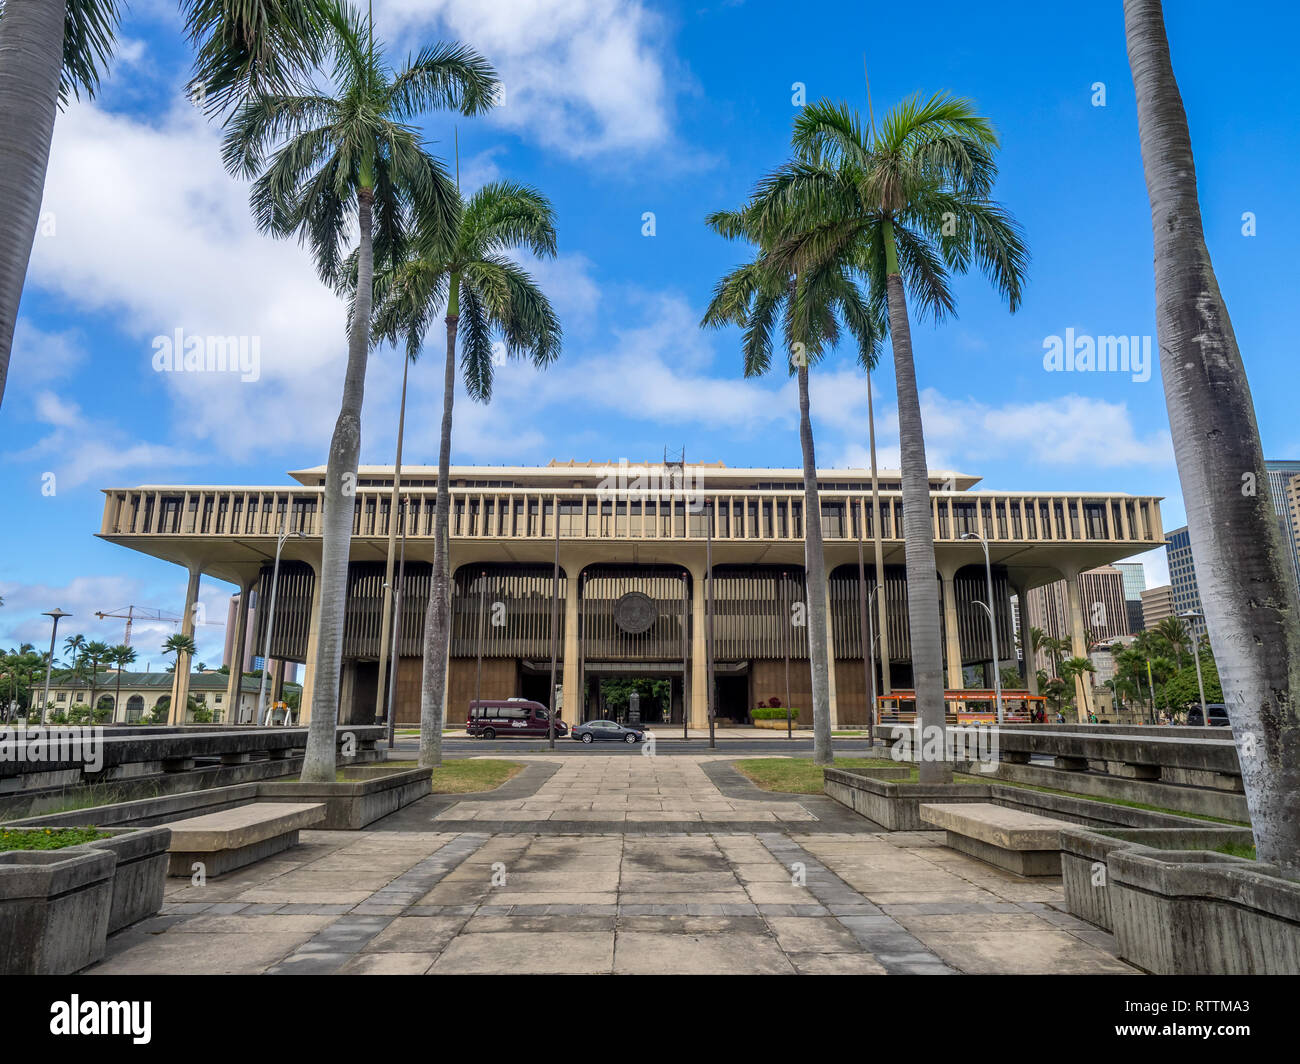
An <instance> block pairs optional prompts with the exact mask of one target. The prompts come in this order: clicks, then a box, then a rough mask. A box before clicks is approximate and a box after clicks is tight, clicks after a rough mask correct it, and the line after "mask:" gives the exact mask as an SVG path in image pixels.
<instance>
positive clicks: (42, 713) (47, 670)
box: [36, 606, 72, 724]
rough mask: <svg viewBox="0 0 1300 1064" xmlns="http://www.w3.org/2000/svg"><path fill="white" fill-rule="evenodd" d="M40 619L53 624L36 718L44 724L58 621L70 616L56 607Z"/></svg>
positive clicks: (48, 699) (57, 634)
mask: <svg viewBox="0 0 1300 1064" xmlns="http://www.w3.org/2000/svg"><path fill="white" fill-rule="evenodd" d="M41 616H42V617H53V618H54V624H53V625H52V626H51V627H50V656H49V658H48V659H47V660H46V662H45V693H44V694H43V695H41V711H40V713H39V714H38V715H37V717H36V722H37V723H38V724H44V723H45V707H46V706H48V705H49V704H50V671H51V670H52V669H53V668H54V642H55V640H56V639H58V637H59V621H61V620H63V618H64V617H71V616H72V614H70V613H64V612H63V611H62V610H61V609H59V607H58V606H55V607H54V609H52V610H46V611H45V612H44V613H43V614H41Z"/></svg>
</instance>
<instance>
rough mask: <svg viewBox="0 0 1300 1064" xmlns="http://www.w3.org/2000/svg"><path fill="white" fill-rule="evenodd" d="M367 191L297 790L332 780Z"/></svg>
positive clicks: (357, 426) (368, 292) (360, 365)
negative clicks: (304, 747)
mask: <svg viewBox="0 0 1300 1064" xmlns="http://www.w3.org/2000/svg"><path fill="white" fill-rule="evenodd" d="M373 200H374V192H373V190H371V189H369V188H362V189H361V191H360V193H359V195H358V197H357V222H358V230H359V233H360V240H359V244H358V253H357V297H356V303H355V306H354V308H353V312H352V325H351V328H350V329H349V332H348V368H347V373H346V375H345V376H344V378H343V402H342V405H341V406H340V407H339V416H338V420H337V421H336V422H335V423H334V436H333V438H332V439H331V440H330V454H329V462H328V464H327V465H326V469H325V509H324V513H323V514H322V517H321V566H320V578H319V579H320V582H321V586H320V615H319V616H318V617H317V618H316V619H315V620H316V683H315V688H314V690H313V692H312V700H311V723H310V726H309V727H308V732H307V752H306V757H305V759H304V760H303V765H302V780H303V782H304V783H330V782H333V780H334V773H335V746H336V740H335V729H336V727H337V725H338V716H339V666H340V663H341V662H342V659H343V622H344V618H345V616H346V613H347V593H348V554H349V553H350V549H351V546H352V523H353V520H354V515H355V513H356V504H355V503H354V502H353V498H354V496H355V493H356V479H357V458H358V456H359V455H360V452H361V403H362V399H363V398H364V395H365V385H366V360H367V357H368V355H369V353H370V349H369V341H370V337H369V332H370V303H371V299H372V297H373V291H372V285H373V284H374V271H375V259H374V248H373V246H372V244H371V205H372V202H373Z"/></svg>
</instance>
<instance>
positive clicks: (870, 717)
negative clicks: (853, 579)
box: [867, 584, 886, 745]
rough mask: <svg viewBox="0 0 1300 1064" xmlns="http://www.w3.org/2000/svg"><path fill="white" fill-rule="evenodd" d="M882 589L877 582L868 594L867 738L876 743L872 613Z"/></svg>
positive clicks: (883, 667) (874, 633)
mask: <svg viewBox="0 0 1300 1064" xmlns="http://www.w3.org/2000/svg"><path fill="white" fill-rule="evenodd" d="M879 591H880V585H879V584H877V585H876V586H875V587H873V588H872V589H871V594H870V595H868V596H867V660H868V661H869V662H870V663H871V667H870V668H869V669H868V670H867V671H868V672H869V674H870V676H871V702H870V704H868V706H867V739H868V741H869V742H870V743H871V744H872V745H875V742H876V733H875V725H876V626H875V623H874V618H873V617H872V614H871V600H872V599H874V598H875V597H876V594H877V593H878V592H879ZM885 668H886V665H885V664H884V662H881V665H880V671H881V673H882V675H883V673H884V671H885Z"/></svg>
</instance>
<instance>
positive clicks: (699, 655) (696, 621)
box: [691, 566, 709, 728]
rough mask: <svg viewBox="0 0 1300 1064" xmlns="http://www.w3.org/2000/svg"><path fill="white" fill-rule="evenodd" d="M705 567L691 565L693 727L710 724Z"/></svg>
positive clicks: (705, 726)
mask: <svg viewBox="0 0 1300 1064" xmlns="http://www.w3.org/2000/svg"><path fill="white" fill-rule="evenodd" d="M706 624H707V617H706V610H705V600H704V567H703V566H701V567H700V568H698V569H691V727H692V728H707V727H708V726H709V666H708V643H707V641H706V639H705V633H706V628H705V625H706Z"/></svg>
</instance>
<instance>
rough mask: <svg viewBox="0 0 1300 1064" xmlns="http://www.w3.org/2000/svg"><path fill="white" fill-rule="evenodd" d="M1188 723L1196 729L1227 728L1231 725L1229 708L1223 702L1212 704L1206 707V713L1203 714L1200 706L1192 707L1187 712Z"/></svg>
mask: <svg viewBox="0 0 1300 1064" xmlns="http://www.w3.org/2000/svg"><path fill="white" fill-rule="evenodd" d="M1207 717H1208V718H1209V719H1208V720H1207V719H1206V718H1207ZM1187 723H1188V724H1189V725H1191V726H1192V727H1194V728H1199V727H1203V726H1208V727H1211V728H1226V727H1228V726H1229V724H1231V721H1229V720H1228V707H1227V706H1225V705H1224V704H1223V703H1222V702H1210V703H1208V704H1207V705H1206V707H1205V712H1204V713H1202V712H1201V707H1200V706H1192V708H1191V709H1189V710H1188V711H1187Z"/></svg>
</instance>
